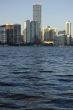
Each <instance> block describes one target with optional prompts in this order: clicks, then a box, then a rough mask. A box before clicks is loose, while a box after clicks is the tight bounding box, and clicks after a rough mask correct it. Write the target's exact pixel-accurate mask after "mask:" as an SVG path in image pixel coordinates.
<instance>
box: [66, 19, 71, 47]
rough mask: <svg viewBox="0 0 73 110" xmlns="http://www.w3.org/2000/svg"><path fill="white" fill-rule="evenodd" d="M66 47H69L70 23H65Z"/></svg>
mask: <svg viewBox="0 0 73 110" xmlns="http://www.w3.org/2000/svg"><path fill="white" fill-rule="evenodd" d="M66 35H67V45H71V22H70V21H67V22H66Z"/></svg>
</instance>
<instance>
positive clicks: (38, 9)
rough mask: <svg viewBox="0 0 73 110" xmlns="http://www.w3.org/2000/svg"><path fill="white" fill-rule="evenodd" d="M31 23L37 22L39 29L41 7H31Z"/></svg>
mask: <svg viewBox="0 0 73 110" xmlns="http://www.w3.org/2000/svg"><path fill="white" fill-rule="evenodd" d="M33 21H37V22H38V23H39V27H40V28H41V5H33Z"/></svg>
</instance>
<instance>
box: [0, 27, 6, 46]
mask: <svg viewBox="0 0 73 110" xmlns="http://www.w3.org/2000/svg"><path fill="white" fill-rule="evenodd" d="M6 43H7V32H6V29H5V28H4V27H0V44H6Z"/></svg>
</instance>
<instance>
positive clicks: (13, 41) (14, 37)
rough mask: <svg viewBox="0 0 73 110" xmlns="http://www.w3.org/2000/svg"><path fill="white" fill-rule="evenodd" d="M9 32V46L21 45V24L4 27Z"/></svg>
mask: <svg viewBox="0 0 73 110" xmlns="http://www.w3.org/2000/svg"><path fill="white" fill-rule="evenodd" d="M1 27H4V28H5V29H6V32H7V44H8V45H19V44H20V37H21V25H20V24H6V25H2V26H1Z"/></svg>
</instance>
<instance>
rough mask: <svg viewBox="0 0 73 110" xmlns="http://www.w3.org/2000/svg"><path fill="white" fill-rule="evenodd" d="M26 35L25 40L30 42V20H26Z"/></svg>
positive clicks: (24, 32)
mask: <svg viewBox="0 0 73 110" xmlns="http://www.w3.org/2000/svg"><path fill="white" fill-rule="evenodd" d="M23 34H24V37H23V42H24V43H25V44H26V43H30V20H27V21H25V22H24V31H23Z"/></svg>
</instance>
